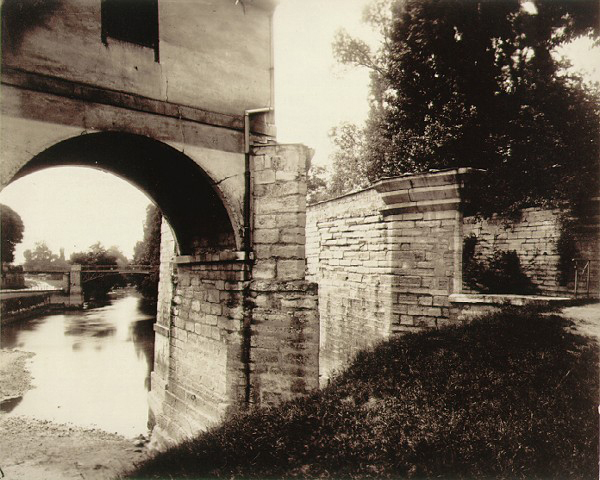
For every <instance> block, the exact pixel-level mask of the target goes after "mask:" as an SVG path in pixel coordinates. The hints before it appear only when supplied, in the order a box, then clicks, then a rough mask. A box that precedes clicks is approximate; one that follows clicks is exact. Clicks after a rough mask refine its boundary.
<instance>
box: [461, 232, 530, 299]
mask: <svg viewBox="0 0 600 480" xmlns="http://www.w3.org/2000/svg"><path fill="white" fill-rule="evenodd" d="M477 243H478V238H477V236H476V235H474V234H471V235H469V236H468V237H466V238H465V239H464V242H463V282H464V283H465V285H466V286H467V287H468V288H470V289H471V290H475V291H477V292H481V293H512V294H520V295H533V294H535V293H538V288H537V287H536V286H535V285H534V284H533V282H532V281H531V280H530V279H529V277H528V276H527V275H526V274H525V273H524V272H523V268H522V266H521V260H520V259H519V256H518V255H517V252H516V251H515V250H494V251H493V253H492V254H491V255H490V256H489V257H487V258H480V255H479V254H478V253H477V248H476V247H477Z"/></svg>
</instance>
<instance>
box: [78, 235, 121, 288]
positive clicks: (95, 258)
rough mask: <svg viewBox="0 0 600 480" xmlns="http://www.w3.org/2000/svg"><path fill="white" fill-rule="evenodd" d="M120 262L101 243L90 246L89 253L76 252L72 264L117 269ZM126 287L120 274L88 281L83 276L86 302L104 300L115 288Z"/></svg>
mask: <svg viewBox="0 0 600 480" xmlns="http://www.w3.org/2000/svg"><path fill="white" fill-rule="evenodd" d="M118 260H119V258H118V256H117V255H115V254H114V253H111V252H109V251H108V250H107V249H106V248H104V247H103V246H102V244H101V243H100V242H97V243H95V244H94V245H92V246H90V248H89V250H88V251H87V252H76V253H73V254H72V255H71V263H73V264H78V265H103V266H110V265H114V267H115V268H117V267H118V266H119V262H118ZM125 285H126V281H125V279H124V277H123V276H122V275H121V274H120V273H118V272H116V273H111V274H107V275H102V276H100V277H97V278H93V279H87V278H86V277H85V274H83V276H82V289H83V296H84V298H85V299H86V300H90V299H91V298H94V299H96V300H103V299H104V298H106V296H107V294H108V292H110V291H111V290H112V289H113V288H115V287H123V286H125Z"/></svg>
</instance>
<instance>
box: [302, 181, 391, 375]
mask: <svg viewBox="0 0 600 480" xmlns="http://www.w3.org/2000/svg"><path fill="white" fill-rule="evenodd" d="M384 205H385V204H384V202H383V201H382V200H381V198H380V196H379V194H378V193H377V191H376V190H375V189H373V188H371V189H367V190H363V191H361V192H358V193H354V194H351V195H346V196H344V197H341V198H339V199H336V200H332V201H329V202H323V203H319V204H316V205H314V206H311V207H309V209H308V214H307V226H306V235H307V238H306V250H307V251H306V258H307V272H308V278H310V279H311V280H313V281H316V282H317V283H318V285H319V314H320V320H321V325H320V330H321V342H320V354H319V368H320V373H321V383H326V381H327V379H328V378H329V377H330V376H331V375H332V373H333V372H335V371H337V370H340V369H341V368H342V367H344V366H345V365H347V363H348V362H349V361H350V359H352V358H353V357H354V355H356V353H358V352H359V351H360V350H363V349H365V348H367V347H369V346H371V345H373V344H374V342H376V341H378V340H381V339H385V338H388V337H389V335H390V333H391V314H392V302H391V296H392V285H391V283H390V282H386V277H387V278H388V279H389V276H390V275H389V274H390V265H391V262H390V258H389V256H388V245H387V234H388V232H387V226H386V224H385V222H384V219H383V215H382V214H381V212H380V210H381V209H382V208H383V207H384Z"/></svg>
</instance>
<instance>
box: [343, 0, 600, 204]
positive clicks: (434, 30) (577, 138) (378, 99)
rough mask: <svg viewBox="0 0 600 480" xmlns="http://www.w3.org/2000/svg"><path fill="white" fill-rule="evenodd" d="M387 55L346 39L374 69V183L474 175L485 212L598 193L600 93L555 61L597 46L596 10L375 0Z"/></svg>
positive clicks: (575, 2) (585, 3) (352, 52)
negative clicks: (424, 175) (587, 43)
mask: <svg viewBox="0 0 600 480" xmlns="http://www.w3.org/2000/svg"><path fill="white" fill-rule="evenodd" d="M365 19H366V20H367V21H369V22H370V23H371V24H372V25H374V26H375V27H377V28H379V30H380V31H381V34H382V40H383V41H382V44H381V48H380V49H379V50H377V51H373V50H371V49H369V47H368V46H367V45H366V43H364V42H361V41H360V40H357V39H353V38H351V37H349V36H348V35H347V34H345V33H343V32H341V33H339V34H338V36H337V38H336V41H335V42H334V51H335V53H336V55H337V57H338V59H339V60H340V61H342V62H344V63H349V64H354V65H360V66H366V67H368V68H370V69H371V72H372V75H371V96H370V103H371V109H370V115H369V119H368V121H367V124H366V127H365V130H364V135H365V144H366V147H365V149H364V152H365V160H366V165H367V171H366V176H367V177H368V179H369V180H370V181H374V180H376V179H378V178H381V177H384V176H392V175H398V174H402V173H408V172H423V171H428V170H430V169H443V168H455V167H463V166H471V167H475V168H479V169H483V170H485V173H483V174H481V175H479V176H478V179H477V181H476V182H475V188H474V190H473V192H472V193H475V194H476V198H477V202H478V205H477V209H478V210H479V211H480V212H483V213H490V212H491V211H494V210H496V211H497V210H501V211H506V210H509V211H510V210H511V209H517V208H521V207H524V206H529V205H539V204H547V203H557V202H562V201H569V202H571V203H572V204H573V203H577V202H578V201H581V200H582V199H583V198H584V197H585V196H588V198H589V197H590V196H591V193H590V192H595V191H597V189H598V170H599V169H598V152H599V133H600V130H599V120H600V106H599V105H600V102H599V99H600V95H599V91H600V89H599V88H598V86H597V85H595V86H594V85H589V84H584V82H583V81H582V79H581V78H579V77H578V76H576V75H573V74H569V73H567V70H565V68H564V67H565V64H564V63H563V61H562V60H561V59H560V58H558V56H557V55H556V54H555V53H553V51H554V50H555V49H556V48H557V47H558V46H560V45H562V44H564V43H566V42H569V41H570V40H572V39H574V38H575V37H577V36H581V35H587V36H590V37H593V36H595V38H596V39H597V34H598V32H597V31H594V30H593V29H594V28H598V3H597V2H596V1H595V0H535V1H530V2H522V1H520V0H501V1H500V0H479V1H465V0H378V1H375V2H374V3H373V4H372V5H371V7H370V9H368V10H367V12H366V14H365Z"/></svg>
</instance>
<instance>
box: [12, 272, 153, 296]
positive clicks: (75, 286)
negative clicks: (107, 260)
mask: <svg viewBox="0 0 600 480" xmlns="http://www.w3.org/2000/svg"><path fill="white" fill-rule="evenodd" d="M155 268H156V267H154V266H152V265H126V266H119V265H79V264H75V265H71V267H70V268H69V269H66V268H60V267H59V268H43V269H26V268H24V269H23V274H24V275H57V274H62V275H63V278H64V284H63V286H62V290H63V291H65V293H71V294H72V293H75V295H80V292H81V285H82V284H83V283H87V282H90V281H92V280H95V279H97V278H101V277H106V276H109V275H148V274H149V273H150V272H151V271H152V270H153V269H155ZM82 302H83V300H82Z"/></svg>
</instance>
